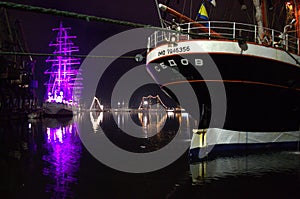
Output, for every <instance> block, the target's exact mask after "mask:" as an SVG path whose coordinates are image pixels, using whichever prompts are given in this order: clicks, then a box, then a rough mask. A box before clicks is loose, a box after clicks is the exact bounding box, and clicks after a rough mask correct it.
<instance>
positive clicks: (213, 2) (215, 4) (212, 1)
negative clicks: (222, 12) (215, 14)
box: [208, 0, 217, 7]
mask: <svg viewBox="0 0 300 199" xmlns="http://www.w3.org/2000/svg"><path fill="white" fill-rule="evenodd" d="M208 1H209V2H210V3H211V4H212V5H213V6H214V7H216V6H217V2H216V0H208Z"/></svg>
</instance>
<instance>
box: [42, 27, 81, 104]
mask: <svg viewBox="0 0 300 199" xmlns="http://www.w3.org/2000/svg"><path fill="white" fill-rule="evenodd" d="M70 29H71V28H64V27H63V25H62V23H60V26H59V28H54V29H53V31H58V33H57V37H56V40H55V42H54V43H50V44H49V46H53V47H55V51H54V52H53V54H54V55H55V56H53V57H49V58H48V59H47V60H46V62H48V63H51V68H50V70H47V71H45V74H48V75H50V77H49V81H48V83H47V84H46V86H47V94H46V101H48V102H65V103H72V104H74V103H75V104H76V103H78V100H79V96H77V95H76V94H75V93H74V88H76V89H75V90H76V92H77V91H78V90H80V89H77V87H78V86H81V85H78V82H77V80H79V79H78V75H79V71H78V68H79V64H80V62H79V59H78V58H74V57H72V53H73V52H78V51H79V48H78V47H77V46H75V45H74V43H73V42H72V39H75V38H76V36H70V35H68V30H70ZM75 84H76V85H75ZM78 94H79V95H80V93H78Z"/></svg>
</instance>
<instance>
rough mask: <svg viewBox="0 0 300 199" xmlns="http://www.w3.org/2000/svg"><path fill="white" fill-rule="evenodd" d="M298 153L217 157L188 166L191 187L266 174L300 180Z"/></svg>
mask: <svg viewBox="0 0 300 199" xmlns="http://www.w3.org/2000/svg"><path fill="white" fill-rule="evenodd" d="M299 168H300V153H299V152H292V151H281V152H273V153H264V154H251V155H245V156H236V157H218V158H216V159H213V160H209V161H202V162H199V163H197V164H190V171H191V175H192V183H193V185H202V184H205V183H210V182H213V181H220V180H221V179H226V178H232V177H234V178H237V177H238V176H252V177H261V176H264V175H267V174H268V173H272V174H273V175H274V173H276V172H277V173H281V174H282V173H295V174H298V178H299V180H300V171H299Z"/></svg>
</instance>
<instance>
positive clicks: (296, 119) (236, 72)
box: [147, 53, 300, 131]
mask: <svg viewBox="0 0 300 199" xmlns="http://www.w3.org/2000/svg"><path fill="white" fill-rule="evenodd" d="M170 60H171V61H170ZM187 60H188V64H187ZM195 60H197V61H195ZM199 60H202V61H203V63H201V64H203V65H201V66H199ZM161 63H164V64H161ZM195 64H196V65H195ZM197 64H198V66H197ZM166 66H167V67H166ZM213 68H215V69H216V70H217V71H219V73H220V75H221V76H218V75H216V70H213ZM147 70H148V72H149V73H150V74H151V75H152V77H154V79H155V80H156V82H157V83H159V84H160V85H161V86H162V88H163V89H164V90H165V91H166V92H167V93H168V94H169V95H170V96H171V97H173V98H174V99H175V100H176V98H178V96H176V94H174V93H173V92H172V90H174V89H175V88H176V89H181V88H182V89H184V88H185V85H184V84H187V83H188V84H190V85H191V86H192V88H193V89H194V92H195V94H196V96H197V99H198V104H197V105H198V106H199V107H200V108H201V109H202V110H201V116H200V122H199V128H207V127H214V128H215V127H217V128H225V129H230V130H239V131H293V130H299V126H300V68H299V67H298V66H295V65H291V64H287V63H284V62H280V61H276V60H271V59H265V58H259V57H254V56H246V55H242V54H240V55H234V54H225V53H216V54H210V55H208V54H201V53H194V54H192V53H190V54H184V55H182V56H179V55H171V56H162V57H159V58H158V59H155V60H154V61H152V62H150V63H148V64H147ZM178 72H179V73H180V74H181V75H182V76H183V77H180V75H178ZM203 74H205V75H203ZM220 85H224V88H225V93H226V117H225V123H224V124H223V122H222V121H220V120H219V119H218V118H211V109H212V108H213V107H212V103H211V96H212V95H214V94H212V93H210V92H209V91H208V90H209V89H208V88H213V87H218V86H220ZM181 97H182V96H181ZM190 104H191V105H192V104H195V102H193V101H191V102H190ZM183 108H185V109H186V110H187V111H188V112H193V106H189V105H188V106H187V107H183Z"/></svg>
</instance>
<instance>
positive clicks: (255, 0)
mask: <svg viewBox="0 0 300 199" xmlns="http://www.w3.org/2000/svg"><path fill="white" fill-rule="evenodd" d="M253 5H254V7H255V18H256V23H257V28H258V29H257V30H258V36H259V38H260V37H261V36H262V35H263V34H264V27H263V13H262V8H261V3H260V0H253ZM258 42H259V43H261V40H260V39H259V40H258Z"/></svg>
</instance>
